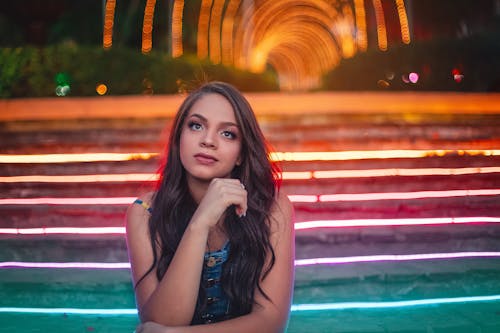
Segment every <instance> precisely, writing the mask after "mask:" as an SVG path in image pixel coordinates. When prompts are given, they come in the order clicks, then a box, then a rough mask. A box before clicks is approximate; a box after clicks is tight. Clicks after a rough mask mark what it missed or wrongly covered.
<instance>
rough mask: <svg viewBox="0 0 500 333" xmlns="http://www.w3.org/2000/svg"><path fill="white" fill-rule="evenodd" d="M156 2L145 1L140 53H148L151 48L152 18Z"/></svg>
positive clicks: (151, 0) (153, 0)
mask: <svg viewBox="0 0 500 333" xmlns="http://www.w3.org/2000/svg"><path fill="white" fill-rule="evenodd" d="M155 5H156V0H147V1H146V7H145V8H144V21H143V24H142V53H149V52H151V49H152V48H153V18H154V13H155Z"/></svg>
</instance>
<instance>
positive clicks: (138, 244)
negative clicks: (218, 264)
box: [127, 179, 246, 326]
mask: <svg viewBox="0 0 500 333" xmlns="http://www.w3.org/2000/svg"><path fill="white" fill-rule="evenodd" d="M145 201H146V202H148V201H149V202H150V201H151V196H149V200H148V198H145ZM230 205H236V206H237V207H238V209H240V210H242V212H245V211H246V191H245V190H244V189H243V188H242V186H241V184H240V182H239V181H238V180H235V179H217V180H214V181H212V182H211V184H210V186H209V188H208V190H207V192H206V194H205V196H204V197H203V199H202V200H201V202H200V204H199V206H198V208H197V210H196V212H195V214H194V215H193V217H192V219H191V221H190V222H189V225H188V226H187V228H186V231H185V232H184V234H183V236H182V239H181V241H180V243H179V245H178V247H177V250H176V252H175V254H174V257H173V259H172V261H171V262H170V265H169V267H168V269H167V271H166V272H165V275H164V276H163V278H162V279H161V281H158V279H157V278H156V268H155V269H154V270H153V271H152V272H150V273H149V274H148V275H147V276H146V277H145V278H144V279H143V280H142V281H141V282H140V283H139V284H138V285H137V286H136V289H135V295H136V302H137V308H138V310H139V317H140V319H141V321H142V322H145V321H154V322H156V323H159V324H162V325H167V326H181V325H189V324H190V323H191V320H192V318H193V314H194V311H195V307H196V301H197V299H198V290H199V287H200V278H201V273H202V268H203V260H204V253H205V249H206V244H207V239H208V232H209V229H210V228H211V227H213V226H215V225H216V224H217V222H218V221H219V219H220V218H221V216H222V214H223V213H224V211H225V210H226V209H227V207H229V206H230ZM148 219H149V216H148V214H147V213H145V210H144V209H143V207H140V206H138V205H133V206H131V207H130V209H129V211H128V214H127V244H128V249H129V259H130V264H131V269H132V278H133V281H134V283H135V284H137V281H139V279H140V278H141V277H142V276H143V275H144V274H145V273H146V272H147V271H148V269H149V267H150V266H151V264H152V263H153V251H152V248H151V241H150V237H149V230H148ZM157 253H158V255H159V253H160V249H159V248H158V249H157Z"/></svg>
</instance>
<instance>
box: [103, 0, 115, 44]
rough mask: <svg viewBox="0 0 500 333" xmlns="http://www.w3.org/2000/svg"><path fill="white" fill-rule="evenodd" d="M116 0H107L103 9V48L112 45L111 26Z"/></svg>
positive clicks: (112, 24)
mask: <svg viewBox="0 0 500 333" xmlns="http://www.w3.org/2000/svg"><path fill="white" fill-rule="evenodd" d="M115 7H116V0H107V1H106V6H105V9H104V28H103V38H102V46H103V47H104V48H105V49H109V48H111V46H112V45H113V26H114V20H115Z"/></svg>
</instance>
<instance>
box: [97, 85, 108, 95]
mask: <svg viewBox="0 0 500 333" xmlns="http://www.w3.org/2000/svg"><path fill="white" fill-rule="evenodd" d="M95 91H96V92H97V93H98V94H99V95H101V96H102V95H105V94H106V93H107V92H108V87H107V86H106V85H105V84H104V83H100V84H98V85H97V87H96V88H95Z"/></svg>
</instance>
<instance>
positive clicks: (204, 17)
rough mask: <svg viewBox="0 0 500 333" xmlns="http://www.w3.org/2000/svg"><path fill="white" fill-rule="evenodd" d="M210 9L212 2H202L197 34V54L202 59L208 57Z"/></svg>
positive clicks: (207, 0)
mask: <svg viewBox="0 0 500 333" xmlns="http://www.w3.org/2000/svg"><path fill="white" fill-rule="evenodd" d="M210 8H212V0H202V1H201V7H200V16H199V17H198V34H197V54H198V58H200V59H205V58H206V57H208V27H209V23H210Z"/></svg>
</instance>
